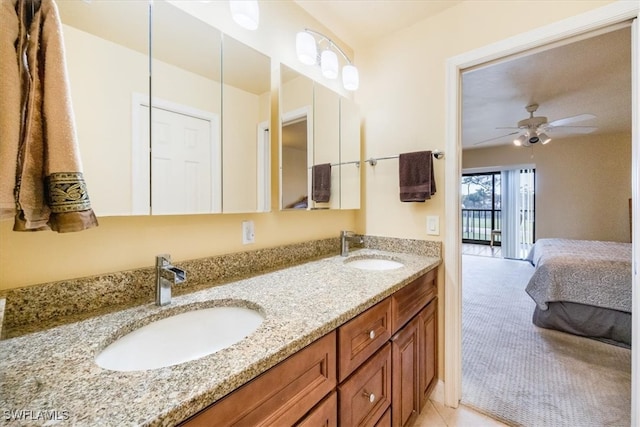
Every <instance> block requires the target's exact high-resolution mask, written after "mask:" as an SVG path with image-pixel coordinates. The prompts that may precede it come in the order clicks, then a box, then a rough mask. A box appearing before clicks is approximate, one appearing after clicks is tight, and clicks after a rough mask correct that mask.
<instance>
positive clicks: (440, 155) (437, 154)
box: [365, 150, 444, 166]
mask: <svg viewBox="0 0 640 427" xmlns="http://www.w3.org/2000/svg"><path fill="white" fill-rule="evenodd" d="M431 154H432V155H433V158H434V159H437V160H440V159H442V158H443V157H444V152H443V151H440V150H433V152H432V153H431ZM398 157H400V155H396V156H387V157H376V158H373V157H371V158H369V159H367V160H365V162H366V163H369V164H370V165H371V166H375V165H377V164H378V160H387V159H397V158H398Z"/></svg>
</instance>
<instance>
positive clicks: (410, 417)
mask: <svg viewBox="0 0 640 427" xmlns="http://www.w3.org/2000/svg"><path fill="white" fill-rule="evenodd" d="M419 320H420V319H419V318H418V316H416V317H414V318H413V320H411V321H410V322H409V323H407V325H406V326H404V327H403V328H402V329H400V331H398V333H396V334H395V335H394V336H393V338H391V355H392V360H393V362H392V365H391V366H392V370H393V383H392V384H393V407H392V410H391V418H392V425H393V426H408V425H411V423H413V421H414V419H415V418H416V417H417V415H418V412H420V401H419V395H420V393H419V391H418V387H419V381H418V376H419V373H420V372H419V371H420V369H419V368H420V361H419V357H420V351H419V350H420V336H419V332H418V329H419V323H420V322H419Z"/></svg>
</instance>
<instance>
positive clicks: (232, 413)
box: [182, 332, 336, 427]
mask: <svg viewBox="0 0 640 427" xmlns="http://www.w3.org/2000/svg"><path fill="white" fill-rule="evenodd" d="M335 386H336V334H335V332H332V333H330V334H328V335H325V336H324V337H323V338H320V339H319V340H317V341H315V342H314V343H312V344H310V345H309V346H307V347H305V348H304V349H302V350H300V351H299V352H297V353H296V354H294V355H293V356H291V357H289V358H288V359H286V360H284V361H283V362H281V363H279V364H278V365H276V366H274V367H273V368H271V369H269V370H268V371H266V372H264V373H263V374H262V375H260V376H259V377H257V378H255V379H254V380H252V381H251V382H249V383H247V384H245V385H243V386H242V387H240V388H239V389H237V390H236V391H234V392H233V393H231V394H230V395H228V396H226V397H224V398H223V399H222V400H220V401H219V402H216V403H214V404H213V405H211V406H210V407H208V408H206V409H204V410H203V411H202V412H200V413H198V414H196V415H195V416H193V417H192V418H190V419H188V420H187V421H186V422H184V423H183V424H182V425H183V426H189V427H193V426H213V425H232V424H233V425H237V426H264V425H293V424H295V423H296V422H297V421H298V420H300V419H301V418H302V417H303V416H304V415H305V414H306V413H307V412H308V411H309V410H310V409H311V408H313V407H314V406H315V405H316V404H317V403H318V402H319V401H320V400H322V398H323V397H324V396H326V395H327V394H328V393H329V392H330V391H331V390H333V388H334V387H335Z"/></svg>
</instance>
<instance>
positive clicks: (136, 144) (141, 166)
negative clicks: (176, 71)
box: [131, 93, 222, 215]
mask: <svg viewBox="0 0 640 427" xmlns="http://www.w3.org/2000/svg"><path fill="white" fill-rule="evenodd" d="M131 103H132V108H131V130H132V135H131V141H132V142H133V143H132V144H131V147H132V153H131V159H132V162H131V189H132V191H131V206H132V214H133V215H149V214H153V211H152V209H151V196H150V195H151V188H150V186H151V157H150V152H151V128H149V140H148V141H143V140H142V138H140V126H142V124H141V123H140V121H141V113H140V107H146V108H149V104H150V103H151V104H152V106H153V108H160V109H163V110H166V111H170V112H172V113H176V114H183V115H185V116H190V117H194V118H197V119H201V120H205V121H207V122H209V138H210V142H211V167H212V168H213V171H214V173H212V174H211V212H210V213H221V212H222V144H221V142H220V137H221V135H220V115H219V114H216V113H213V112H210V111H204V110H199V109H197V108H193V107H191V106H188V105H183V104H178V103H176V102H171V101H167V100H165V99H161V98H156V97H153V98H152V99H151V100H150V99H149V95H146V94H142V93H133V94H132V96H131ZM151 114H153V112H152V109H151V108H149V126H151Z"/></svg>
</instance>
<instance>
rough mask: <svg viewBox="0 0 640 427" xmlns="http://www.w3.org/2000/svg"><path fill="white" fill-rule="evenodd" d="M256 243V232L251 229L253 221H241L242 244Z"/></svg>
mask: <svg viewBox="0 0 640 427" xmlns="http://www.w3.org/2000/svg"><path fill="white" fill-rule="evenodd" d="M255 242H256V232H255V229H254V227H253V221H242V244H243V245H247V244H249V243H255Z"/></svg>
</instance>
